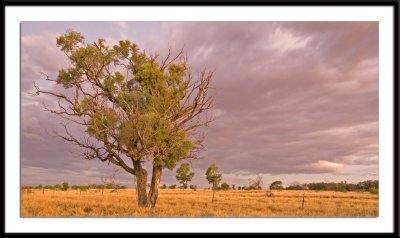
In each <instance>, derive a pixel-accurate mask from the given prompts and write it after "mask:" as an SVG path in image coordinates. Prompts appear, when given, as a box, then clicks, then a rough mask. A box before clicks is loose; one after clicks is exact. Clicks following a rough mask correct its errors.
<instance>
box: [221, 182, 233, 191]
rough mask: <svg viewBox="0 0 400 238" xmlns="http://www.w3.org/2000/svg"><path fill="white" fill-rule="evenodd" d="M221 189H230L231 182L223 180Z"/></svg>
mask: <svg viewBox="0 0 400 238" xmlns="http://www.w3.org/2000/svg"><path fill="white" fill-rule="evenodd" d="M220 188H221V190H229V189H230V188H231V187H230V186H229V184H228V183H227V182H223V183H222V184H221V187H220Z"/></svg>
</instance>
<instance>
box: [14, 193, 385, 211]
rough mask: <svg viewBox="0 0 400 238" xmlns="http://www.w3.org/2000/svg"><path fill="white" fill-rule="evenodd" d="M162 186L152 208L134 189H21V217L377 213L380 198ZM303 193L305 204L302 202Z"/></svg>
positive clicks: (344, 194) (349, 194)
mask: <svg viewBox="0 0 400 238" xmlns="http://www.w3.org/2000/svg"><path fill="white" fill-rule="evenodd" d="M266 193H267V191H266V190H253V191H243V190H240V191H238V190H230V191H217V192H216V194H215V200H214V202H213V203H212V202H211V198H212V191H211V190H197V191H193V190H185V191H182V190H178V189H177V190H172V189H171V190H170V189H165V190H160V194H159V197H158V201H157V205H156V208H154V209H151V208H139V207H138V206H137V204H136V192H135V190H134V189H125V190H118V191H117V192H111V190H104V193H103V194H102V192H101V190H88V191H85V192H81V193H80V191H79V190H68V191H51V190H45V191H44V193H43V192H42V190H37V189H31V190H29V191H28V190H23V191H22V192H21V195H22V201H21V203H22V204H21V216H22V217H376V216H378V215H379V214H378V196H377V195H372V194H369V193H358V192H347V193H343V192H332V191H285V190H283V191H272V193H273V195H272V196H270V197H268V196H266ZM303 194H304V207H303V206H302V200H303Z"/></svg>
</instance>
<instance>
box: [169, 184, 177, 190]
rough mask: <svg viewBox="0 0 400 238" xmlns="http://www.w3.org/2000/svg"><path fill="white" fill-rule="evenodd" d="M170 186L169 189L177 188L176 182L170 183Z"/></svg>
mask: <svg viewBox="0 0 400 238" xmlns="http://www.w3.org/2000/svg"><path fill="white" fill-rule="evenodd" d="M168 188H169V189H175V188H176V184H173V185H170V186H169V187H168Z"/></svg>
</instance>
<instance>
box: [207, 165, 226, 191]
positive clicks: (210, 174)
mask: <svg viewBox="0 0 400 238" xmlns="http://www.w3.org/2000/svg"><path fill="white" fill-rule="evenodd" d="M206 177H207V180H208V183H210V184H212V185H213V189H216V188H217V187H218V185H219V183H220V182H221V179H222V174H221V173H220V172H219V170H218V167H217V165H215V164H212V165H210V167H208V169H207V171H206Z"/></svg>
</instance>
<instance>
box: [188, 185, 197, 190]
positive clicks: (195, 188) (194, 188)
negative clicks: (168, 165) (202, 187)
mask: <svg viewBox="0 0 400 238" xmlns="http://www.w3.org/2000/svg"><path fill="white" fill-rule="evenodd" d="M189 188H190V189H193V190H194V191H196V190H197V185H190V186H189Z"/></svg>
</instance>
